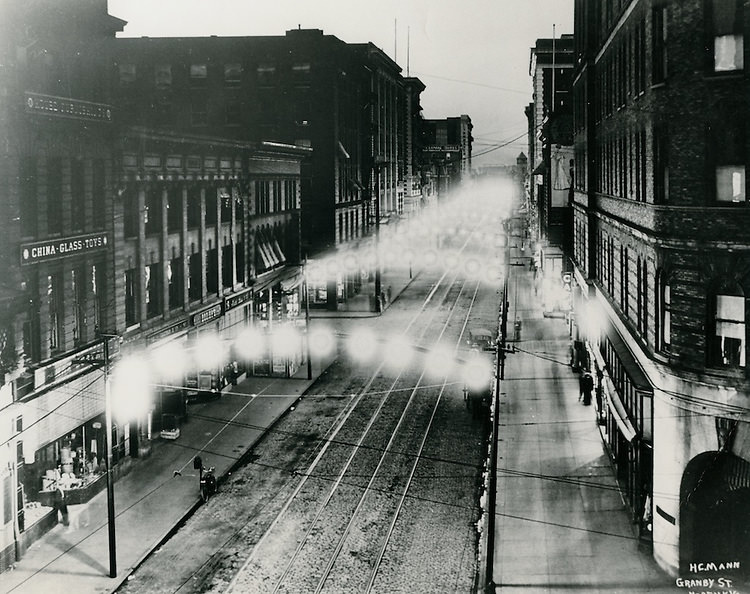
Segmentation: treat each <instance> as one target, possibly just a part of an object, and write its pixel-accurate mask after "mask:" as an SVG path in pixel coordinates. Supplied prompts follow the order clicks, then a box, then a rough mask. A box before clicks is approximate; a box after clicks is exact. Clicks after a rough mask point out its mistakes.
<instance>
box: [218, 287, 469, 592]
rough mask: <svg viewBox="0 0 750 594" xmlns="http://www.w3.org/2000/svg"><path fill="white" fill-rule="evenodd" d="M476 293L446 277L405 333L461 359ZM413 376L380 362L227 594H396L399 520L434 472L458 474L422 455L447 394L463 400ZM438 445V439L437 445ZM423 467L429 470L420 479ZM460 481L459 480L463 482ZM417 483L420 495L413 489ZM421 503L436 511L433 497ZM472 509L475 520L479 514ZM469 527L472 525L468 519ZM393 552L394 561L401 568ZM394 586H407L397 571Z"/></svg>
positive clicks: (450, 380) (445, 386)
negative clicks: (382, 593)
mask: <svg viewBox="0 0 750 594" xmlns="http://www.w3.org/2000/svg"><path fill="white" fill-rule="evenodd" d="M479 290H480V283H479V282H478V281H467V280H466V279H461V278H458V277H457V275H456V274H449V273H444V274H443V275H442V276H441V277H440V279H439V280H438V282H437V283H435V285H434V286H433V287H432V289H431V290H430V291H429V293H428V294H427V296H426V297H425V299H424V301H423V303H422V306H421V307H420V308H419V310H418V311H417V312H416V313H415V314H414V316H413V317H412V319H411V320H410V321H409V323H408V324H407V325H406V328H405V330H404V334H405V335H407V336H408V337H409V338H410V339H411V341H412V342H413V343H414V344H417V345H419V346H421V347H423V348H425V349H428V350H429V349H431V348H432V347H436V346H438V345H441V346H443V347H445V346H446V344H448V345H450V349H451V351H452V353H453V354H454V355H455V354H456V353H457V351H458V348H459V346H460V341H461V338H462V336H463V334H464V330H465V328H466V325H467V323H468V320H469V319H470V317H471V314H472V308H473V306H474V302H475V300H476V298H477V293H478V291H479ZM417 369H418V370H414V369H411V368H404V369H401V370H399V371H397V372H395V373H393V374H392V375H391V374H387V373H385V372H386V369H385V367H384V363H381V364H380V365H378V366H377V367H376V368H375V369H374V370H373V371H372V373H371V375H370V377H369V378H368V379H367V381H366V382H365V384H364V385H363V386H362V388H361V389H360V390H359V392H358V394H357V395H356V397H355V398H352V399H351V402H350V403H349V404H348V406H347V407H346V409H345V410H344V411H342V413H341V414H340V415H339V418H338V419H337V422H336V423H335V424H334V425H333V426H332V428H331V430H330V431H329V433H328V434H327V435H326V438H325V439H324V440H322V442H321V444H322V445H321V446H320V448H319V449H318V451H317V452H316V453H315V456H314V457H313V458H312V460H311V462H310V463H309V465H308V466H307V467H306V468H305V469H304V470H301V471H299V474H300V475H301V477H300V481H299V483H298V485H297V486H296V488H295V489H294V492H293V493H292V496H291V497H289V498H288V499H287V501H286V503H285V504H284V506H283V508H282V509H281V510H280V513H279V514H278V515H277V516H276V518H275V520H274V521H273V522H272V524H271V525H270V526H269V528H268V529H267V530H266V531H265V533H264V534H263V536H262V537H261V538H260V539H259V541H258V542H257V543H256V545H255V547H254V548H253V550H252V551H251V553H250V556H249V557H248V559H247V560H246V561H245V563H244V564H243V566H242V567H241V568H240V569H239V570H238V571H237V573H236V575H235V577H234V579H233V580H232V581H231V582H230V584H229V587H228V591H230V592H303V591H304V592H316V593H317V592H324V591H331V592H341V591H348V592H352V591H356V592H370V591H377V590H378V589H379V588H380V589H381V590H382V591H391V590H392V589H393V587H394V584H393V581H394V577H393V576H392V575H391V574H392V570H393V568H394V567H395V566H396V565H398V558H399V555H400V554H401V553H400V549H401V547H400V546H399V544H396V545H394V544H393V541H394V540H397V539H399V538H401V537H402V536H404V535H405V534H406V532H405V529H404V526H402V524H408V522H409V519H404V518H402V515H403V514H404V510H405V509H412V508H413V507H414V506H413V503H414V502H415V501H419V500H420V499H424V497H423V495H422V494H423V491H422V489H421V486H422V484H423V483H424V480H425V479H424V476H425V475H426V474H427V475H429V474H430V472H432V473H433V476H438V477H439V475H435V474H434V473H435V472H436V469H437V468H439V467H440V466H441V465H442V466H443V467H453V468H452V472H454V473H455V471H456V470H455V468H456V467H459V468H460V464H451V463H450V462H447V461H441V460H440V458H439V457H437V458H435V457H431V456H425V451H426V448H427V447H428V440H429V438H430V437H431V431H433V430H434V427H435V420H436V418H439V417H440V413H439V411H440V410H441V409H440V404H441V401H442V399H443V396H444V394H446V392H447V391H452V392H453V397H454V399H455V398H456V397H457V396H456V393H457V392H458V391H460V390H458V389H457V388H456V385H455V381H454V380H455V377H449V376H446V375H445V374H442V373H440V372H438V373H433V374H430V373H429V371H430V370H428V369H425V368H422V369H421V370H419V368H417ZM433 371H434V370H433ZM431 375H432V377H431ZM451 388H452V390H451ZM450 410H453V409H450ZM445 414H446V413H443V416H444V415H445ZM447 414H448V416H450V413H447ZM448 422H450V420H448ZM442 424H443V425H445V424H446V419H442ZM440 439H441V436H433V440H435V441H440ZM424 459H427V463H426V464H424V463H423V464H422V466H426V468H427V471H426V472H425V471H424V470H423V471H422V472H419V470H420V462H422V461H423V460H424ZM430 468H431V471H430ZM449 472H451V470H449ZM447 476H450V475H447ZM320 477H328V480H327V481H321V480H319V479H320ZM462 478H463V477H462V476H460V473H459V477H458V480H459V481H460V480H461V479H462ZM415 482H417V483H419V487H420V488H417V489H415V488H414V486H415ZM472 487H473V485H471V486H469V489H468V490H469V491H470V492H471V491H473V489H472ZM425 503H426V505H427V507H433V506H434V502H433V501H430V499H429V498H427V499H426V501H425ZM469 509H471V513H469V514H468V515H469V516H470V517H473V516H474V515H475V514H476V510H475V509H472V506H469ZM454 511H455V510H454ZM465 525H466V526H471V519H470V518H469V517H467V521H466V522H465ZM390 551H394V552H395V562H394V559H391V558H390V557H389V552H390ZM462 557H463V560H464V562H465V563H466V562H471V560H472V556H471V555H462ZM384 569H385V574H386V575H388V576H389V577H387V578H386V580H385V582H383V580H381V579H380V575H381V572H382V571H383V570H384ZM395 579H396V580H408V579H409V577H408V575H407V576H405V575H404V574H403V572H401V573H399V574H398V576H396V577H395ZM381 585H382V587H381ZM406 589H407V590H410V591H416V590H419V588H418V587H416V588H411V587H407V588H406Z"/></svg>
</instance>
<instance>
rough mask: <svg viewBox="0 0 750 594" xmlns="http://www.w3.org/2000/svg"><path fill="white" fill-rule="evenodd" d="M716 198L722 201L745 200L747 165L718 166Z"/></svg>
mask: <svg viewBox="0 0 750 594" xmlns="http://www.w3.org/2000/svg"><path fill="white" fill-rule="evenodd" d="M716 199H717V200H718V201H720V202H744V201H745V167H744V166H741V165H720V166H717V167H716Z"/></svg>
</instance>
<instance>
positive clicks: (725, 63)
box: [710, 0, 745, 72]
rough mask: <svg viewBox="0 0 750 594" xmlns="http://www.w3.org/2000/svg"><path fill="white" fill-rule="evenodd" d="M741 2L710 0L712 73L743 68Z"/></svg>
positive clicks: (739, 0)
mask: <svg viewBox="0 0 750 594" xmlns="http://www.w3.org/2000/svg"><path fill="white" fill-rule="evenodd" d="M742 5H743V2H742V0H711V3H710V6H711V24H712V38H713V43H712V44H711V47H713V69H714V72H731V71H736V70H742V69H743V68H744V65H745V63H744V37H743V14H742V12H743V11H742Z"/></svg>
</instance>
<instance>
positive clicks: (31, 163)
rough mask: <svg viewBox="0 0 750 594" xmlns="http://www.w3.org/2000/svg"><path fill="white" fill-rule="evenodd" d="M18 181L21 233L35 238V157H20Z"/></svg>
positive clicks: (36, 214)
mask: <svg viewBox="0 0 750 594" xmlns="http://www.w3.org/2000/svg"><path fill="white" fill-rule="evenodd" d="M19 179H20V186H19V204H20V214H21V233H22V234H23V235H24V236H35V235H36V234H37V221H38V219H39V212H38V210H37V209H38V202H37V161H36V157H35V156H33V155H29V156H23V157H21V162H20V170H19Z"/></svg>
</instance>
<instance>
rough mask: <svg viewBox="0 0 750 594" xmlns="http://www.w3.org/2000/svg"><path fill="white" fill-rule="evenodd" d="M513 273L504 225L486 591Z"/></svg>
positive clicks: (490, 585)
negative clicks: (511, 273) (509, 299)
mask: <svg viewBox="0 0 750 594" xmlns="http://www.w3.org/2000/svg"><path fill="white" fill-rule="evenodd" d="M509 274H510V229H509V227H508V225H507V223H506V224H505V273H504V279H503V302H502V305H501V311H500V328H499V337H498V340H497V343H498V344H497V358H496V359H495V364H496V368H495V397H494V399H493V400H494V402H493V409H494V413H493V415H492V431H491V433H490V438H491V439H492V448H491V452H492V453H491V454H490V485H489V493H488V498H487V568H486V575H485V578H486V579H485V584H486V591H487V592H494V591H495V582H494V575H493V565H494V563H495V516H496V513H497V512H496V508H497V447H498V446H497V444H498V439H499V437H500V436H499V431H500V380H504V379H505V354H506V348H507V335H508V334H507V329H508V306H509V305H510V302H509V301H508V276H509Z"/></svg>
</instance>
